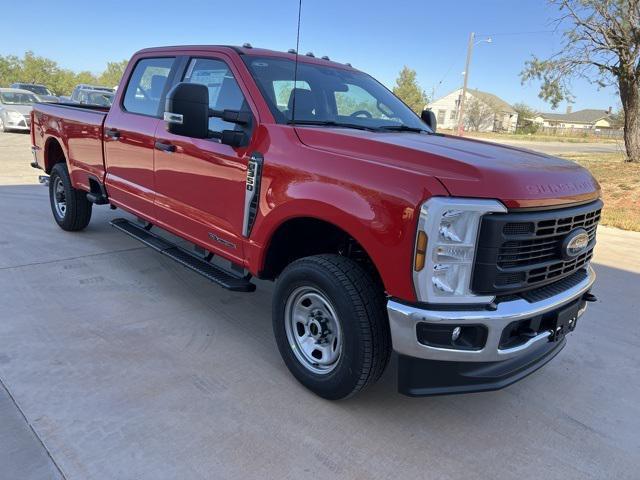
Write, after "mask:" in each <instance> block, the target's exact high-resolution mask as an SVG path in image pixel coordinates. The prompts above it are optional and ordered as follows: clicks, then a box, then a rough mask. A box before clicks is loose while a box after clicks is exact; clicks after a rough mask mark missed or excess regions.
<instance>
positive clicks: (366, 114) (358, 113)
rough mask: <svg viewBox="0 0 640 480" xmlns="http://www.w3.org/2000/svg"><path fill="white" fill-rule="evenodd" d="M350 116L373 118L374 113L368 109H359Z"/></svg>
mask: <svg viewBox="0 0 640 480" xmlns="http://www.w3.org/2000/svg"><path fill="white" fill-rule="evenodd" d="M349 116H350V117H360V116H363V117H366V118H373V115H371V113H369V112H367V111H366V110H357V111H355V112H353V113H352V114H351V115H349Z"/></svg>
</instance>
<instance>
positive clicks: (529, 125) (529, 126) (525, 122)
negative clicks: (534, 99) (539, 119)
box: [513, 102, 538, 133]
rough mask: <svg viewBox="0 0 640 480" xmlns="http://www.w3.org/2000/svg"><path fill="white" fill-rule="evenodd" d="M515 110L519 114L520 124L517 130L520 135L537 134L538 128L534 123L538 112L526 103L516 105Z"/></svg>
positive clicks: (517, 125)
mask: <svg viewBox="0 0 640 480" xmlns="http://www.w3.org/2000/svg"><path fill="white" fill-rule="evenodd" d="M513 109H514V110H515V111H516V112H517V113H518V123H517V124H516V129H517V130H518V132H519V133H536V132H537V131H538V126H537V125H536V123H535V122H534V121H533V120H534V118H536V116H537V115H538V112H537V111H536V110H535V109H534V108H532V107H530V106H529V105H527V104H526V103H522V102H521V103H516V104H514V105H513Z"/></svg>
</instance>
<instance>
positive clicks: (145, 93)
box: [137, 86, 151, 100]
mask: <svg viewBox="0 0 640 480" xmlns="http://www.w3.org/2000/svg"><path fill="white" fill-rule="evenodd" d="M137 91H138V92H140V93H141V94H142V96H143V97H144V98H145V100H151V97H150V96H149V93H148V92H147V91H146V90H145V89H144V88H142V87H141V86H138V88H137Z"/></svg>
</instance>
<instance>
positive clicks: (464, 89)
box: [458, 32, 476, 136]
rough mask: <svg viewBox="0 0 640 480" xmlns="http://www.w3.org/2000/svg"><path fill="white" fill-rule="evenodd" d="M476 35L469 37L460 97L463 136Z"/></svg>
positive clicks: (460, 128)
mask: <svg viewBox="0 0 640 480" xmlns="http://www.w3.org/2000/svg"><path fill="white" fill-rule="evenodd" d="M475 38H476V34H475V33H474V32H471V34H470V35H469V45H468V46H467V64H466V66H465V67H464V84H463V86H462V96H461V97H460V108H459V109H458V135H459V136H462V134H463V132H464V102H465V100H466V97H467V85H468V83H469V66H470V65H471V52H473V42H474V40H475Z"/></svg>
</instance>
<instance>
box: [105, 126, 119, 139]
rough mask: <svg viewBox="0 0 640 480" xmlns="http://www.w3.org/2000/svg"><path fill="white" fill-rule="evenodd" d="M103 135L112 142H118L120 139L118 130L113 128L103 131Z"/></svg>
mask: <svg viewBox="0 0 640 480" xmlns="http://www.w3.org/2000/svg"><path fill="white" fill-rule="evenodd" d="M104 134H105V135H106V136H107V137H109V138H112V139H114V140H119V139H120V132H119V131H118V130H116V129H115V128H107V129H106V130H105V131H104Z"/></svg>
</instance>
